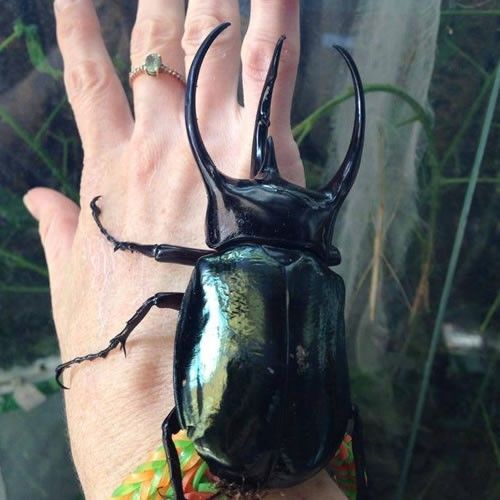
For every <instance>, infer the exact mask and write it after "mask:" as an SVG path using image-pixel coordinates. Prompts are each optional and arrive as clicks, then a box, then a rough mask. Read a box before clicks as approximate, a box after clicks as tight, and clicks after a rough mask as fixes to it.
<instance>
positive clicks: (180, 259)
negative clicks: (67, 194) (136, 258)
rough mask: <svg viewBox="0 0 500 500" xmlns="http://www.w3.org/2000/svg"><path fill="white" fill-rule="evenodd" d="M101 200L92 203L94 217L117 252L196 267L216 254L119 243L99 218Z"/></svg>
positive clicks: (191, 249)
mask: <svg viewBox="0 0 500 500" xmlns="http://www.w3.org/2000/svg"><path fill="white" fill-rule="evenodd" d="M99 198H100V196H96V197H95V198H94V199H93V200H92V201H91V202H90V208H91V209H92V217H93V218H94V220H95V223H96V224H97V227H98V228H99V230H100V231H101V233H102V234H103V235H104V236H105V237H106V239H107V240H108V241H109V242H110V243H112V244H113V246H114V249H115V252H116V251H117V250H124V251H129V252H139V253H141V254H143V255H146V256H147V257H152V258H153V259H155V260H156V261H158V262H173V263H174V264H184V265H186V266H194V265H195V264H196V262H197V261H198V259H199V258H200V257H203V256H205V255H210V254H212V253H214V252H213V251H212V250H198V249H197V248H189V247H180V246H177V245H168V244H166V243H160V244H157V245H142V244H140V243H133V242H131V241H118V240H117V239H116V238H115V237H114V236H112V235H111V234H109V232H108V230H107V229H106V228H105V227H104V226H103V225H102V222H101V219H100V218H99V216H100V215H101V209H100V208H99V206H98V205H97V200H98V199H99Z"/></svg>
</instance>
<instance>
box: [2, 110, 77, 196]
mask: <svg viewBox="0 0 500 500" xmlns="http://www.w3.org/2000/svg"><path fill="white" fill-rule="evenodd" d="M0 120H3V121H4V122H5V123H6V124H7V125H9V126H10V128H11V129H12V130H13V131H14V132H15V133H16V134H17V136H18V137H19V138H21V139H22V140H23V141H24V142H25V143H26V144H27V145H28V146H29V148H30V149H31V150H32V151H33V152H34V153H35V154H36V155H37V156H38V157H39V158H40V159H41V160H42V162H43V163H44V164H45V166H46V167H47V168H48V169H49V170H50V172H51V173H52V175H53V176H54V177H55V178H56V179H57V180H58V181H59V182H60V183H61V185H62V186H63V187H64V188H65V189H66V190H67V192H68V193H71V197H72V198H73V199H74V200H76V199H78V195H77V192H76V191H75V189H74V188H73V186H71V184H70V183H69V182H68V180H67V179H66V178H65V177H64V176H63V175H62V174H61V172H60V170H59V168H58V167H57V166H56V164H55V163H54V161H53V160H52V158H51V157H50V156H49V155H48V154H47V153H46V152H45V151H44V150H43V149H42V148H41V147H40V146H39V145H38V144H37V142H36V141H35V139H34V138H33V137H32V136H31V135H30V134H29V132H28V131H26V130H25V129H24V128H23V127H22V126H21V125H20V124H19V123H17V122H16V120H15V119H14V118H13V117H12V116H11V115H10V114H9V113H8V112H7V111H6V110H5V109H4V108H2V107H0Z"/></svg>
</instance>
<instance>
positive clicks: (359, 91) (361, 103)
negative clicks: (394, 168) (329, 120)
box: [322, 45, 365, 209]
mask: <svg viewBox="0 0 500 500" xmlns="http://www.w3.org/2000/svg"><path fill="white" fill-rule="evenodd" d="M334 48H335V49H337V50H338V52H339V53H340V55H341V56H342V57H343V58H344V60H345V62H346V63H347V66H348V68H349V71H350V73H351V77H352V82H353V86H354V97H355V101H356V110H355V118H354V127H353V131H352V136H351V142H350V144H349V149H348V150H347V154H346V156H345V158H344V161H343V162H342V164H341V165H340V168H339V169H338V171H337V173H336V174H335V175H334V176H333V178H332V179H331V180H330V182H328V184H327V185H326V186H325V187H324V188H323V189H322V191H324V192H330V193H332V194H333V195H334V204H335V208H336V209H338V208H339V207H340V205H342V203H343V201H344V199H345V197H346V196H347V194H348V193H349V191H350V189H351V187H352V185H353V183H354V180H355V179H356V174H357V173H358V169H359V163H360V161H361V153H362V150H363V140H364V135H365V99H364V93H363V85H362V83H361V77H360V76H359V72H358V70H357V68H356V65H355V63H354V61H353V59H352V57H351V56H350V55H349V53H348V52H347V51H346V50H345V49H344V48H342V47H339V46H338V45H334Z"/></svg>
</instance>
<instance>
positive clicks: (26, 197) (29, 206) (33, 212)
mask: <svg viewBox="0 0 500 500" xmlns="http://www.w3.org/2000/svg"><path fill="white" fill-rule="evenodd" d="M23 203H24V206H25V207H26V209H27V210H28V212H29V213H30V214H31V215H32V217H33V218H35V219H36V220H38V213H37V211H36V209H35V207H34V206H33V204H32V202H31V201H30V192H29V191H28V192H27V193H26V194H25V195H24V196H23Z"/></svg>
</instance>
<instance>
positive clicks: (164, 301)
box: [56, 292, 184, 389]
mask: <svg viewBox="0 0 500 500" xmlns="http://www.w3.org/2000/svg"><path fill="white" fill-rule="evenodd" d="M183 297H184V294H183V293H172V292H162V293H157V294H155V295H153V296H152V297H150V298H149V299H148V300H146V302H144V304H142V306H141V307H139V309H137V312H136V313H135V314H134V315H133V316H132V317H131V318H130V319H129V320H128V321H127V324H126V325H125V328H124V329H123V330H122V331H121V332H120V333H119V334H118V335H116V336H115V337H113V338H112V339H111V340H110V341H109V345H108V347H106V348H105V349H103V350H102V351H99V352H96V353H92V354H87V355H86V356H79V357H77V358H74V359H72V360H70V361H67V362H66V363H62V364H60V365H59V366H57V367H56V381H57V383H58V384H59V385H60V386H61V387H62V388H63V389H68V387H66V386H64V385H63V383H62V382H61V376H62V374H63V372H64V370H66V368H69V367H70V366H71V365H75V364H78V363H82V362H83V361H93V360H94V359H97V358H105V357H106V356H107V355H108V354H109V353H110V352H111V351H112V350H113V349H115V348H116V347H118V346H120V349H123V352H124V353H125V355H127V351H126V349H125V344H126V342H127V339H128V337H129V335H130V334H131V333H132V331H133V330H134V328H135V327H136V326H137V325H138V324H139V323H140V322H141V321H142V320H143V319H144V317H145V316H146V314H147V313H148V312H149V310H150V309H151V308H152V307H153V306H156V307H159V308H168V309H175V310H177V311H178V310H179V309H180V307H181V303H182V298H183Z"/></svg>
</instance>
